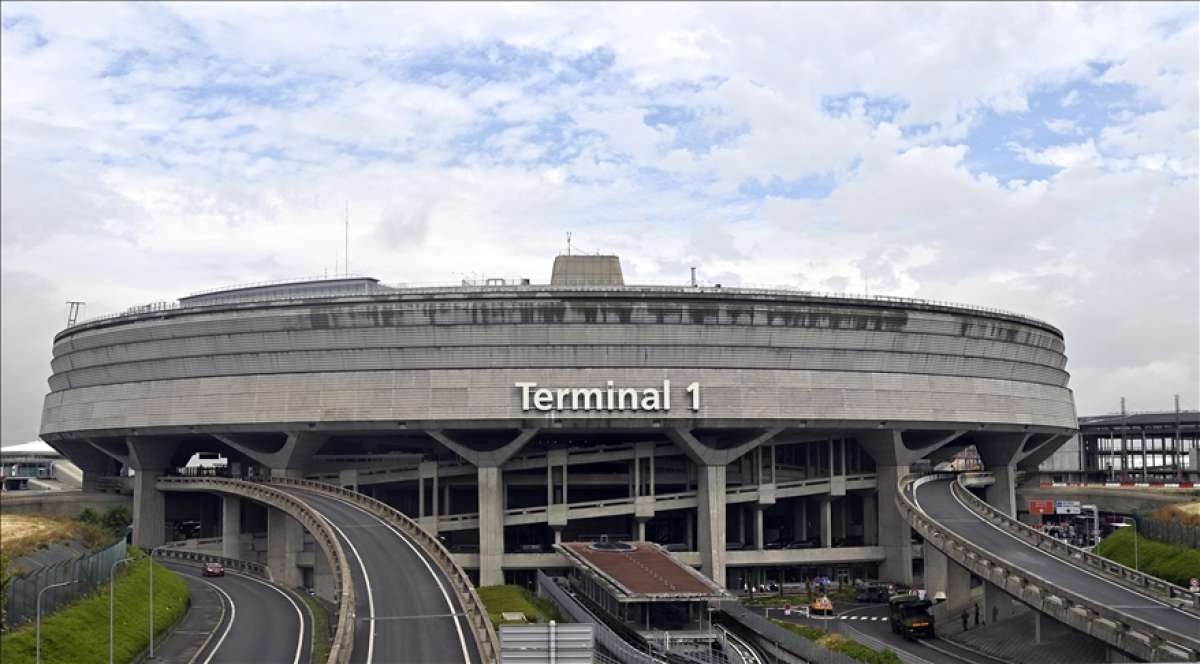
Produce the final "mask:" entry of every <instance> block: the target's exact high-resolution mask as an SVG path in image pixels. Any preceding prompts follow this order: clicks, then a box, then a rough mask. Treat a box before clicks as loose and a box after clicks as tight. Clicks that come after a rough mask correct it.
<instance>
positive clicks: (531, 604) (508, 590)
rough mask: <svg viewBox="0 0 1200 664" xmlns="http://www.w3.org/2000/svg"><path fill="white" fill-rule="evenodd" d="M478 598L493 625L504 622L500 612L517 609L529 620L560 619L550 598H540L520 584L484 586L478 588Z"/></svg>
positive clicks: (545, 620) (547, 620) (548, 620)
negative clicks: (481, 601)
mask: <svg viewBox="0 0 1200 664" xmlns="http://www.w3.org/2000/svg"><path fill="white" fill-rule="evenodd" d="M479 599H481V600H483V605H484V606H485V607H487V612H488V617H489V618H491V619H492V624H493V625H501V624H503V623H504V621H503V620H501V619H500V614H501V613H508V612H513V611H519V612H521V613H523V614H525V618H526V619H527V620H528V621H529V622H540V623H544V622H550V621H551V620H554V621H562V616H560V615H559V613H558V608H557V607H555V606H554V604H553V603H552V602H550V600H546V599H542V598H540V597H538V596H536V595H534V594H533V593H531V592H529V591H528V590H526V589H524V588H522V587H521V586H484V587H482V588H480V589H479Z"/></svg>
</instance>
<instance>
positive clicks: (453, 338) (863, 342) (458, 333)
mask: <svg viewBox="0 0 1200 664" xmlns="http://www.w3.org/2000/svg"><path fill="white" fill-rule="evenodd" d="M139 325H141V324H139ZM195 328H196V326H195V325H194V324H193V321H191V319H188V318H184V319H174V320H173V322H172V323H171V325H170V326H169V327H168V328H162V327H156V328H153V332H154V334H155V336H157V335H159V334H161V333H162V332H164V331H168V332H170V334H171V335H172V336H171V337H170V338H165V339H157V338H156V339H153V340H148V341H147V340H131V339H130V338H129V337H130V336H132V335H131V333H130V330H128V329H126V328H120V327H114V328H106V331H105V332H104V333H103V334H100V333H96V334H93V335H91V336H90V337H88V338H87V342H88V343H87V347H86V348H77V347H75V346H78V345H80V344H76V343H74V342H73V341H71V340H72V339H73V337H68V340H67V341H64V342H62V343H60V344H58V345H57V346H56V347H55V357H54V359H53V360H52V363H51V365H52V368H53V369H54V370H55V371H65V370H69V369H80V368H85V367H92V366H100V365H106V364H116V363H121V362H136V361H141V360H156V359H162V358H176V357H194V356H200V355H224V354H236V353H267V352H279V351H290V350H351V349H362V348H427V347H435V348H440V347H445V346H591V345H594V346H638V347H641V346H650V347H653V346H714V347H720V346H731V347H736V348H755V347H759V348H764V347H769V348H780V349H784V348H807V349H823V350H827V351H839V350H853V351H887V352H893V353H929V354H937V355H954V356H967V357H980V358H991V359H997V360H1009V361H1014V362H1028V363H1031V364H1039V365H1044V366H1047V367H1052V368H1057V369H1061V368H1063V367H1064V366H1065V363H1066V357H1065V356H1064V355H1063V354H1062V353H1061V352H1060V351H1056V350H1052V349H1046V348H1040V347H1036V346H1029V345H1025V344H1020V343H1012V342H1008V341H1003V340H996V339H980V338H974V337H969V336H964V335H961V334H956V335H948V334H929V333H924V332H918V331H914V330H910V329H905V330H901V331H884V330H858V329H821V328H765V327H759V328H756V327H744V326H728V325H727V326H704V325H678V324H676V325H666V324H661V325H660V324H654V323H650V324H640V325H597V324H589V323H572V324H557V325H543V324H536V325H533V324H531V325H509V324H501V325H430V326H424V327H415V326H407V327H372V326H356V327H345V328H335V329H281V330H276V331H267V332H225V333H198V330H197V329H195ZM138 329H139V330H140V333H149V332H150V331H151V330H150V329H146V328H138ZM142 336H144V334H142Z"/></svg>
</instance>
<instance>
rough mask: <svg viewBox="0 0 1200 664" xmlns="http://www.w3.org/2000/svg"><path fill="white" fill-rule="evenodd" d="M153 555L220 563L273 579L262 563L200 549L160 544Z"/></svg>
mask: <svg viewBox="0 0 1200 664" xmlns="http://www.w3.org/2000/svg"><path fill="white" fill-rule="evenodd" d="M153 553H154V557H155V558H157V559H162V560H178V561H182V562H189V563H220V564H221V566H222V567H224V568H225V569H232V570H237V571H238V572H245V573H247V574H253V575H254V576H260V577H262V578H264V579H266V580H268V581H274V580H275V579H274V577H272V576H271V570H270V568H268V567H267V566H266V565H263V564H262V563H254V562H250V561H248V560H238V559H237V558H226V557H225V556H217V555H213V554H211V553H202V552H200V551H187V550H183V549H174V548H169V547H166V546H160V547H158V548H157V549H154V551H153Z"/></svg>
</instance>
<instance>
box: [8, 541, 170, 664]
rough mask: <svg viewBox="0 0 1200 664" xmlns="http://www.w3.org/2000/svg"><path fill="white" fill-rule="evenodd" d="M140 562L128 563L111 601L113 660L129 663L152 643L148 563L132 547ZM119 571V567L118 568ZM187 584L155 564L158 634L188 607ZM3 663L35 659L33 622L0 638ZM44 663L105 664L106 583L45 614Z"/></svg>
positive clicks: (156, 627) (144, 556) (43, 636)
mask: <svg viewBox="0 0 1200 664" xmlns="http://www.w3.org/2000/svg"><path fill="white" fill-rule="evenodd" d="M129 555H131V556H134V557H136V558H137V560H136V561H134V562H132V563H128V564H127V565H124V566H122V567H124V568H125V569H124V570H123V571H121V572H120V573H119V574H118V576H117V578H116V587H115V589H114V590H115V594H114V597H113V603H114V606H115V608H116V611H115V613H114V616H115V621H114V626H113V628H114V634H115V639H114V647H113V652H114V659H115V660H116V661H118V662H128V661H130V660H132V659H133V658H134V657H135V656H136V655H137V654H138V653H140V652H141V651H142V650H144V649H146V647H147V646H148V645H149V639H150V635H149V625H148V624H147V623H148V617H149V612H150V611H149V606H148V600H149V594H150V587H149V583H150V561H149V559H148V558H147V557H146V555H145V554H144V553H142V552H141V551H140V550H137V549H133V548H130V549H129ZM118 569H120V568H118ZM188 599H189V592H188V587H187V584H186V583H184V581H183V579H180V578H179V577H178V576H177V575H175V573H173V572H171V571H170V570H168V569H166V568H165V567H162V566H161V565H158V564H157V563H155V566H154V628H155V631H156V632H157V633H158V634H161V633H162V632H164V631H165V630H166V629H167V628H169V627H170V626H171V625H173V624H175V622H176V621H178V620H179V619H180V618H181V617H183V614H184V613H185V612H186V611H187V607H188ZM0 652H3V654H4V657H3V659H4V664H22V663H25V662H33V661H34V652H35V642H34V625H32V624H29V625H25V626H22V627H21V628H20V629H16V630H13V631H11V632H8V633H6V634H4V635H3V636H2V637H0ZM42 661H43V662H45V663H46V664H88V663H90V662H95V663H96V664H102V663H103V662H107V661H108V586H107V585H104V586H101V587H100V588H98V589H97V590H95V591H93V592H92V593H89V594H88V595H86V596H85V597H83V598H82V599H80V600H79V601H77V602H74V603H72V604H70V605H68V606H67V607H65V608H63V609H61V610H59V611H56V612H54V613H52V614H50V615H49V616H44V617H43V618H42Z"/></svg>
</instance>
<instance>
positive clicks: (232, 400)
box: [42, 369, 1076, 434]
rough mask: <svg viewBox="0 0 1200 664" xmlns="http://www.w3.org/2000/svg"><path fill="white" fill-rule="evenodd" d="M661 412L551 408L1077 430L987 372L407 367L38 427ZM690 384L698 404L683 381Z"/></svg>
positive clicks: (138, 405)
mask: <svg viewBox="0 0 1200 664" xmlns="http://www.w3.org/2000/svg"><path fill="white" fill-rule="evenodd" d="M664 379H669V380H671V381H672V391H671V399H672V410H671V411H669V412H661V411H651V412H633V411H624V412H619V413H609V412H605V413H597V412H558V413H553V416H554V417H556V418H560V419H563V420H570V419H589V418H609V417H621V418H629V419H641V420H646V421H651V420H671V419H682V420H688V421H691V420H695V419H710V420H721V419H729V420H756V419H757V420H764V419H782V420H859V421H861V420H876V421H888V422H896V421H915V422H934V423H936V422H947V423H1001V424H1017V425H1032V426H1045V427H1057V428H1063V429H1074V428H1076V420H1075V409H1074V403H1073V400H1072V395H1071V392H1070V390H1068V389H1066V388H1063V387H1056V386H1050V385H1041V384H1037V383H1026V382H1018V381H1009V380H997V379H987V378H962V377H950V376H932V375H914V374H892V373H865V372H863V373H855V372H834V371H803V370H799V371H778V370H774V371H773V370H762V369H746V370H730V369H709V370H692V369H678V370H665V369H612V370H603V369H546V370H513V369H497V370H415V371H361V372H329V373H297V374H274V375H257V376H227V377H219V378H191V379H181V380H170V381H147V382H138V383H125V384H120V385H108V386H99V387H86V388H78V389H70V390H63V391H59V392H53V393H51V394H49V395H47V397H46V401H45V408H44V411H43V419H42V433H46V434H53V433H60V432H71V431H94V430H103V429H120V428H129V427H156V426H201V425H238V424H255V423H277V422H370V421H402V422H403V421H419V420H450V421H454V420H460V421H463V422H469V421H480V420H519V419H525V418H537V417H548V416H551V413H541V412H537V411H528V412H526V411H522V410H521V399H520V390H519V389H518V388H516V387H514V383H516V382H537V383H538V384H539V385H542V386H545V387H603V386H604V385H605V381H608V380H613V381H615V383H616V384H617V385H618V386H622V387H656V386H659V385H661V383H662V381H663V380H664ZM692 382H698V383H700V384H701V386H702V387H701V395H702V396H701V408H700V410H699V411H697V412H692V411H690V410H689V409H688V403H689V400H688V395H687V394H686V393H685V391H684V390H685V388H686V386H687V385H688V384H689V383H692Z"/></svg>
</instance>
